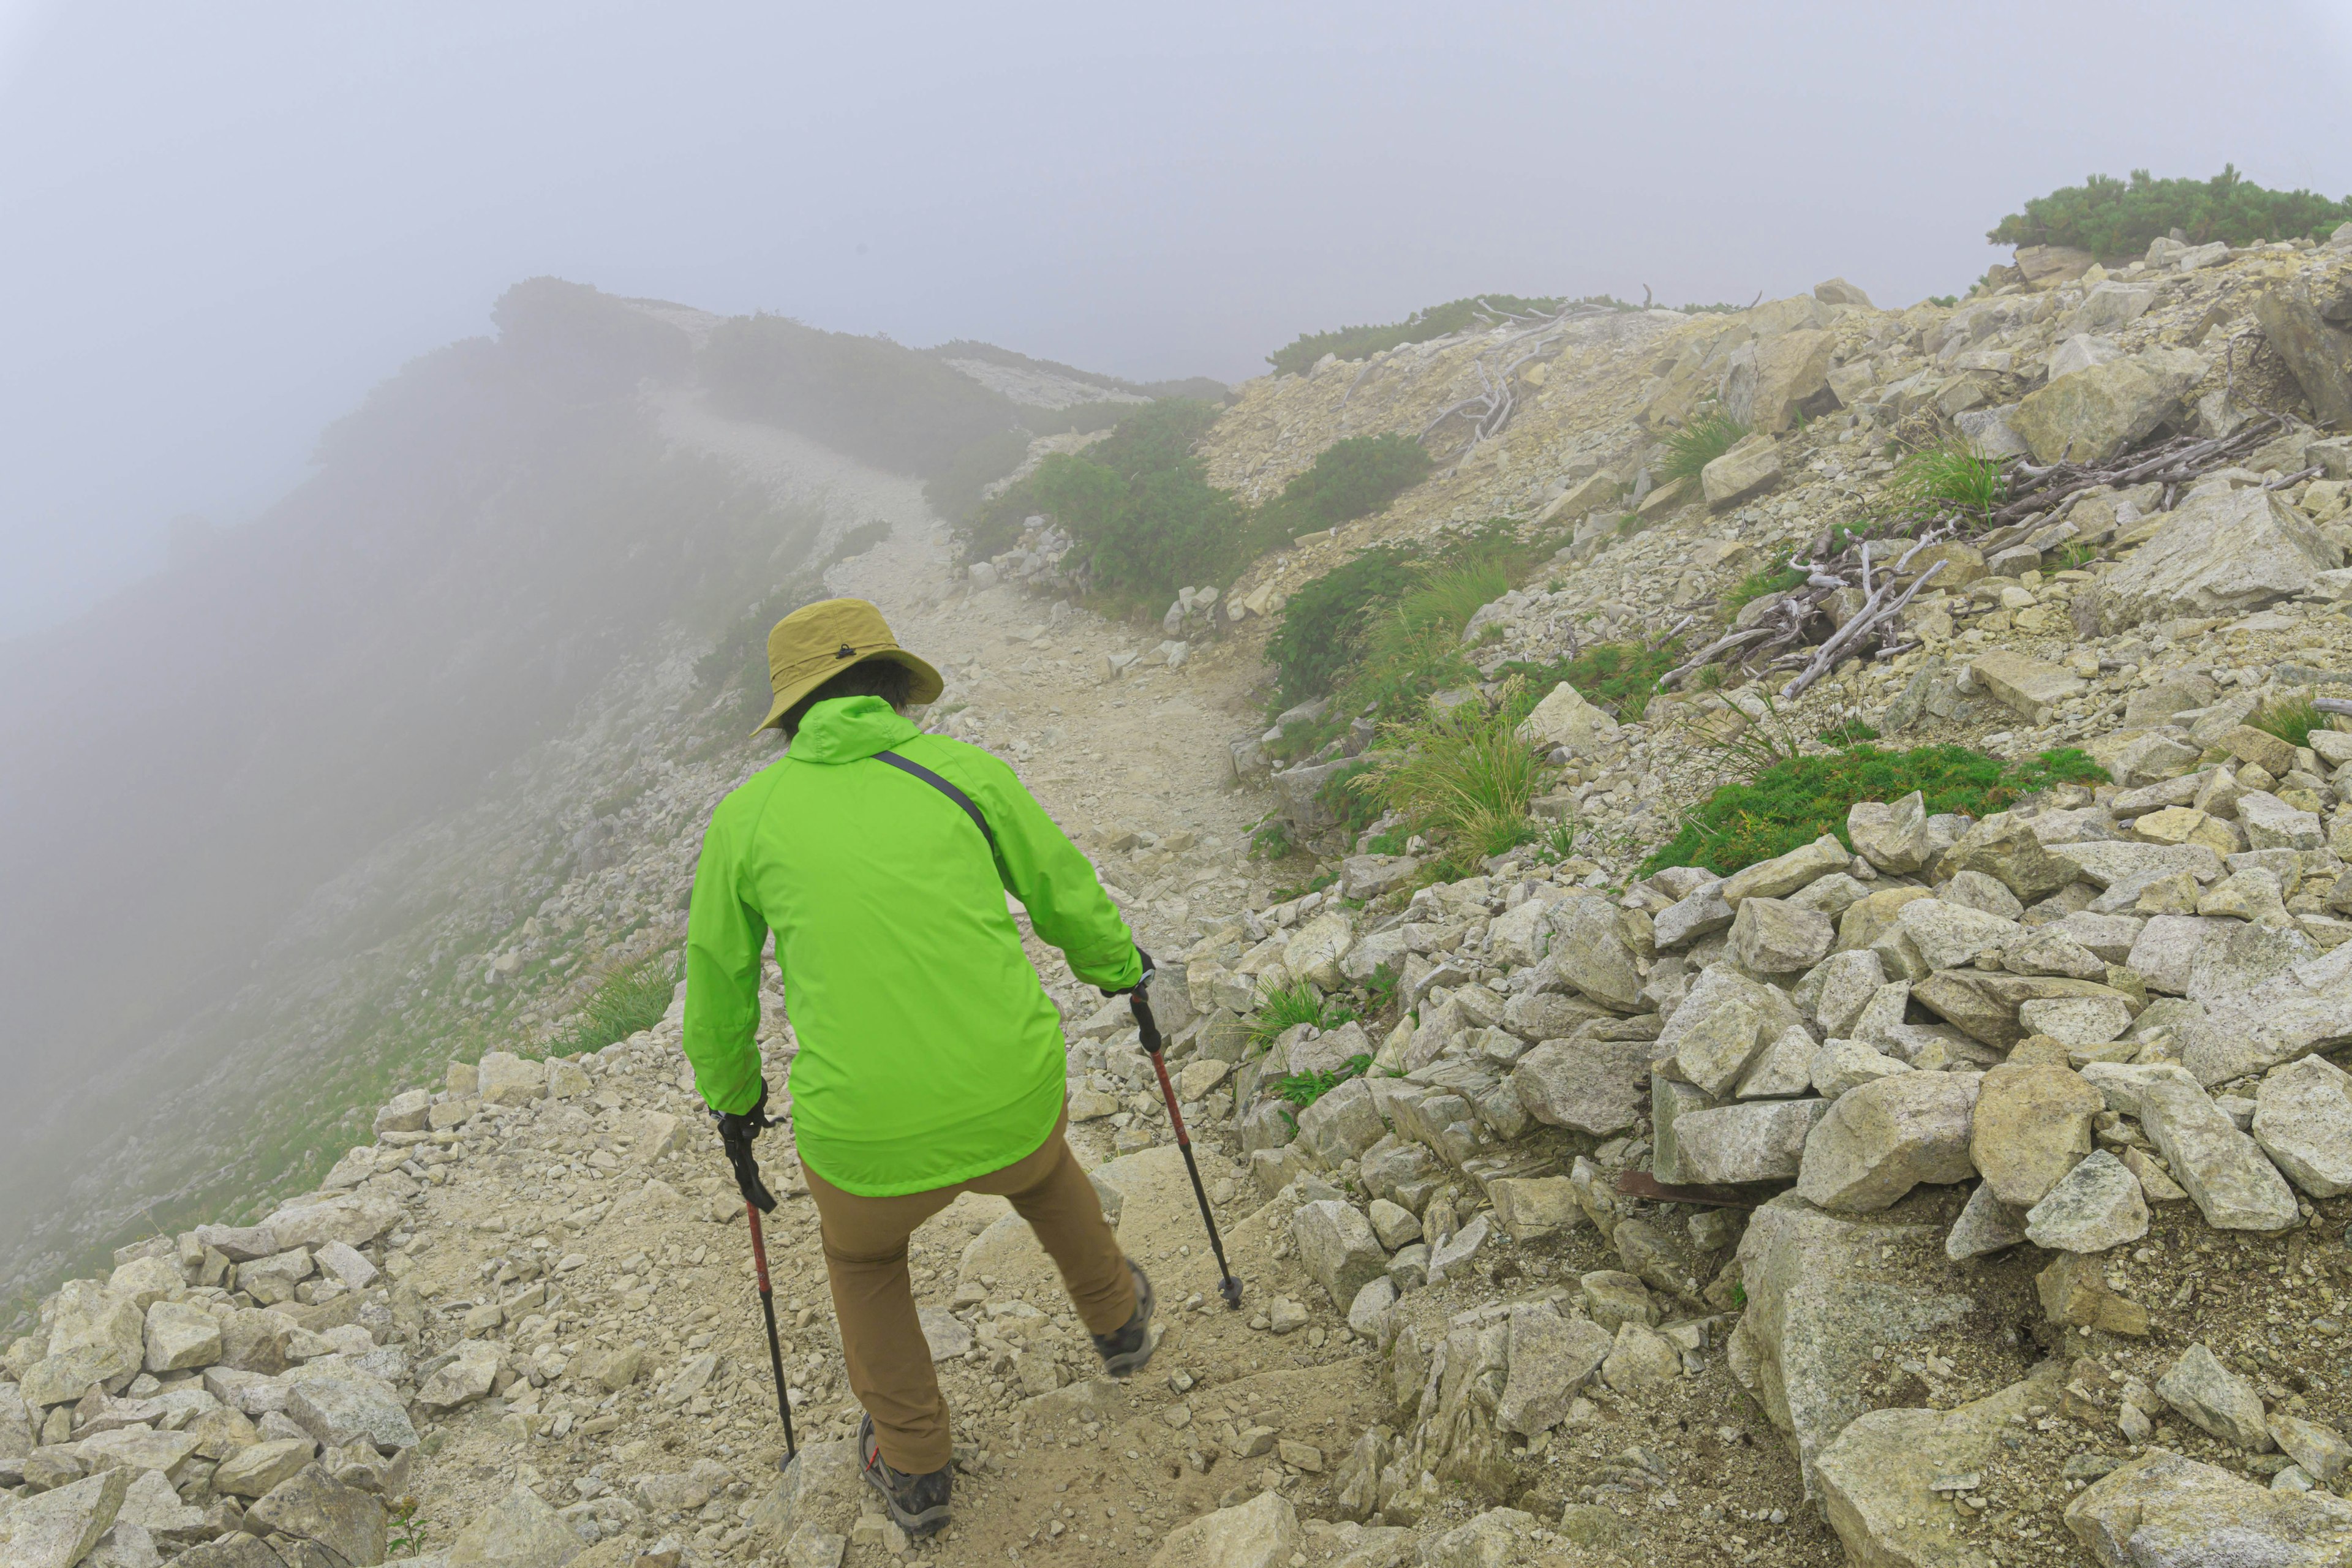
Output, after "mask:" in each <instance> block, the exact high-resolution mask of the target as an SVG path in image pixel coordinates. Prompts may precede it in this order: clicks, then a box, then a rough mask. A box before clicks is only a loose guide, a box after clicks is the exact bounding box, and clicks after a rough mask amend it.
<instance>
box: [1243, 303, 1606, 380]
mask: <svg viewBox="0 0 2352 1568" xmlns="http://www.w3.org/2000/svg"><path fill="white" fill-rule="evenodd" d="M1567 302H1568V301H1567V300H1561V299H1556V298H1545V299H1536V300H1524V299H1521V298H1520V297H1519V296H1518V295H1517V294H1480V295H1476V296H1475V297H1473V298H1471V299H1467V300H1448V301H1446V302H1445V303H1444V304H1443V305H1432V306H1430V307H1428V308H1427V309H1426V310H1415V311H1414V312H1413V313H1412V315H1410V316H1407V317H1406V318H1405V319H1404V320H1403V321H1391V322H1390V323H1389V324H1388V325H1386V326H1381V327H1341V328H1339V330H1338V331H1329V332H1302V333H1300V334H1299V335H1298V337H1297V339H1296V340H1295V341H1294V342H1290V343H1289V344H1287V345H1286V346H1285V347H1282V348H1279V349H1276V351H1275V352H1274V353H1270V354H1268V355H1266V356H1265V363H1268V364H1270V365H1272V366H1274V373H1275V374H1276V375H1288V374H1294V373H1303V372H1306V371H1309V370H1312V369H1314V368H1315V362H1316V361H1317V360H1319V359H1321V358H1322V357H1323V356H1324V355H1325V354H1338V355H1339V357H1340V358H1341V359H1369V358H1370V357H1371V356H1372V355H1374V354H1376V353H1383V352H1385V351H1387V350H1389V349H1393V348H1402V347H1403V346H1404V345H1405V344H1407V343H1424V342H1428V341H1429V340H1430V339H1432V338H1442V337H1444V336H1446V335H1447V334H1448V333H1450V332H1458V331H1462V330H1463V329H1464V328H1465V327H1471V326H1475V325H1476V324H1477V323H1478V322H1480V321H1496V320H1499V319H1500V316H1501V314H1502V313H1503V312H1506V311H1507V312H1509V313H1510V314H1512V315H1527V314H1529V313H1532V312H1536V311H1551V310H1559V308H1560V307H1561V306H1562V305H1564V304H1566V303H1567Z"/></svg>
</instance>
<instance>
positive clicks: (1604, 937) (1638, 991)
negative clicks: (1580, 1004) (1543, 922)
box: [1549, 897, 1643, 1013]
mask: <svg viewBox="0 0 2352 1568" xmlns="http://www.w3.org/2000/svg"><path fill="white" fill-rule="evenodd" d="M1552 930H1553V931H1554V932H1555V933H1556V934H1555V935H1554V936H1553V938H1552V943H1551V957H1550V959H1549V963H1551V964H1552V966H1553V969H1554V971H1555V972H1556V973H1558V974H1559V977H1560V978H1561V979H1562V980H1565V981H1566V982H1568V984H1570V985H1573V986H1574V987H1576V989H1577V990H1579V991H1580V992H1582V993H1583V994H1585V995H1587V996H1590V997H1591V998H1592V999H1593V1000H1594V1001H1595V1002H1598V1003H1600V1004H1601V1005H1602V1006H1604V1007H1611V1008H1614V1009H1615V1010H1616V1011H1618V1012H1620V1013H1632V1012H1635V1011H1638V1010H1639V1009H1640V1008H1641V1006H1642V986H1643V977H1642V972H1641V970H1640V969H1639V968H1637V967H1636V966H1635V964H1634V962H1633V949H1632V948H1630V947H1628V946H1626V944H1625V937H1624V933H1623V932H1622V931H1620V930H1619V929H1618V924H1617V908H1616V906H1615V905H1613V904H1612V903H1611V902H1610V901H1609V900H1606V899H1601V898H1591V897H1587V898H1581V899H1577V900H1573V901H1572V902H1570V903H1567V904H1563V905H1561V906H1560V908H1559V910H1558V912H1556V913H1555V914H1554V915H1553V916H1552Z"/></svg>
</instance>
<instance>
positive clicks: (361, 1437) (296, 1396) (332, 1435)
mask: <svg viewBox="0 0 2352 1568" xmlns="http://www.w3.org/2000/svg"><path fill="white" fill-rule="evenodd" d="M286 1415H287V1417H288V1419H289V1420H291V1421H292V1422H293V1423H294V1424H295V1425H296V1426H299V1427H301V1428H302V1429H303V1430H304V1431H305V1432H308V1433H310V1436H313V1437H316V1438H317V1439H318V1440H319V1441H320V1442H321V1443H324V1444H326V1445H327V1446H328V1447H341V1446H343V1445H344V1444H346V1443H356V1442H362V1441H364V1442H367V1443H370V1444H373V1446H374V1447H377V1448H379V1449H381V1450H383V1452H385V1453H390V1452H393V1451H394V1450H395V1449H400V1448H413V1447H415V1446H416V1428H415V1426H412V1425H411V1424H410V1422H409V1419H408V1409H407V1406H406V1405H404V1404H403V1403H402V1401H401V1397H400V1394H399V1393H398V1392H397V1391H396V1390H394V1388H393V1386H392V1385H391V1384H388V1383H385V1382H383V1380H382V1379H380V1378H373V1377H370V1376H368V1375H367V1374H366V1373H357V1372H345V1373H340V1374H339V1375H336V1376H333V1377H313V1378H305V1379H303V1380H302V1381H300V1382H299V1383H298V1384H295V1386H294V1389H293V1392H291V1393H290V1394H288V1395H287V1396H286Z"/></svg>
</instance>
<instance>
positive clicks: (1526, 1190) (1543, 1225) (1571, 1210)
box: [1375, 1176, 1585, 1241]
mask: <svg viewBox="0 0 2352 1568" xmlns="http://www.w3.org/2000/svg"><path fill="white" fill-rule="evenodd" d="M1486 1196H1487V1198H1488V1199H1489V1200H1490V1201H1491V1202H1492V1203H1493V1204H1494V1205H1495V1223H1496V1225H1498V1226H1502V1228H1503V1234H1504V1235H1505V1236H1507V1237H1510V1238H1511V1239H1512V1240H1513V1241H1539V1240H1542V1239H1543V1238H1545V1237H1552V1236H1558V1235H1559V1234H1560V1233H1561V1232H1562V1231H1565V1230H1572V1229H1574V1228H1575V1227H1576V1226H1579V1225H1580V1224H1582V1223H1583V1222H1584V1219H1585V1214H1584V1210H1583V1207H1582V1206H1581V1205H1579V1204H1578V1202H1577V1201H1576V1187H1575V1184H1574V1183H1572V1182H1571V1181H1570V1180H1569V1178H1567V1177H1566V1176H1497V1177H1496V1178H1495V1179H1494V1180H1492V1181H1490V1182H1488V1183H1487V1184H1486ZM1375 1224H1376V1225H1377V1221H1376V1222H1375Z"/></svg>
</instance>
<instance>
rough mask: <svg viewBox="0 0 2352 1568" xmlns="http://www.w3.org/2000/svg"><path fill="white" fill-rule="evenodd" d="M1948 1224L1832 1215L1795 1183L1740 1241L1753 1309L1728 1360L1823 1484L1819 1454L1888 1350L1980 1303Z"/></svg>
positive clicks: (1955, 1320) (1945, 1325) (1863, 1403)
mask: <svg viewBox="0 0 2352 1568" xmlns="http://www.w3.org/2000/svg"><path fill="white" fill-rule="evenodd" d="M1941 1242H1942V1234H1941V1231H1940V1228H1939V1227H1937V1226H1928V1225H1897V1224H1892V1223H1888V1222H1885V1221H1883V1220H1874V1219H1857V1218H1853V1217H1849V1216H1847V1215H1832V1214H1824V1213H1822V1211H1821V1210H1819V1209H1816V1208H1813V1207H1812V1206H1811V1205H1808V1204H1806V1203H1804V1202H1803V1201H1802V1200H1801V1199H1800V1198H1799V1197H1797V1195H1796V1194H1792V1193H1784V1194H1781V1195H1780V1196H1779V1197H1777V1198H1774V1199H1773V1200H1772V1201H1771V1202H1770V1203H1768V1204H1766V1205H1764V1206H1763V1207H1761V1208H1759V1209H1758V1210H1757V1211H1756V1213H1755V1215H1754V1216H1753V1217H1752V1218H1751V1219H1750V1220H1749V1221H1748V1229H1747V1232H1746V1234H1745V1235H1743V1236H1742V1237H1740V1241H1739V1257H1738V1264H1739V1279H1740V1282H1741V1284H1742V1286H1743V1288H1744V1289H1746V1290H1747V1292H1748V1307H1747V1310H1745V1311H1744V1312H1743V1313H1742V1314H1741V1315H1740V1319H1739V1322H1738V1326H1737V1327H1736V1328H1735V1329H1733V1331H1732V1333H1731V1339H1730V1342H1729V1345H1728V1347H1727V1360H1728V1364H1729V1366H1730V1368H1731V1371H1732V1373H1733V1375H1734V1376H1736V1377H1738V1379H1739V1381H1740V1382H1741V1384H1744V1385H1745V1386H1746V1387H1747V1388H1748V1392H1750V1393H1751V1394H1755V1395H1756V1397H1757V1398H1758V1400H1759V1401H1760V1402H1761V1403H1762V1405H1763V1406H1764V1410H1765V1413H1766V1414H1767V1415H1769V1417H1770V1418H1771V1421H1772V1424H1773V1425H1774V1426H1777V1427H1779V1428H1780V1430H1781V1431H1782V1432H1784V1433H1786V1434H1788V1436H1789V1437H1790V1443H1791V1445H1792V1446H1793V1447H1794V1448H1795V1450H1796V1454H1797V1458H1798V1460H1799V1462H1800V1463H1801V1466H1802V1467H1803V1469H1804V1476H1805V1486H1806V1490H1807V1493H1808V1495H1811V1494H1812V1492H1813V1490H1814V1485H1815V1479H1814V1474H1813V1467H1814V1462H1815V1460H1816V1458H1817V1457H1818V1456H1819V1455H1820V1454H1821V1452H1822V1450H1823V1449H1824V1448H1826V1447H1828V1446H1829V1445H1830V1444H1831V1442H1832V1441H1833V1440H1834V1439H1835V1438H1836V1437H1837V1435H1838V1434H1839V1433H1840V1432H1842V1431H1843V1430H1844V1429H1845V1426H1846V1423H1847V1422H1849V1421H1851V1420H1853V1418H1854V1417H1855V1416H1857V1415H1861V1414H1862V1413H1863V1412H1864V1410H1866V1409H1868V1408H1869V1404H1870V1401H1869V1394H1868V1393H1867V1392H1866V1384H1867V1381H1868V1375H1869V1373H1871V1372H1872V1371H1873V1369H1874V1368H1876V1367H1877V1366H1878V1365H1879V1364H1880V1358H1881V1356H1882V1355H1884V1354H1885V1353H1886V1351H1887V1348H1888V1347H1890V1346H1895V1345H1901V1344H1905V1343H1907V1342H1910V1341H1913V1340H1916V1339H1917V1338H1919V1337H1921V1336H1922V1335H1925V1334H1927V1333H1930V1332H1932V1331H1936V1330H1938V1329H1949V1328H1953V1327H1956V1326H1958V1324H1960V1323H1961V1322H1963V1321H1966V1320H1967V1319H1968V1317H1969V1314H1971V1313H1972V1312H1974V1311H1975V1310H1977V1303H1976V1301H1975V1300H1974V1299H1973V1298H1971V1297H1970V1296H1969V1295H1966V1294H1964V1293H1962V1292H1960V1291H1958V1290H1955V1289H1952V1288H1951V1281H1952V1279H1954V1278H1955V1276H1954V1271H1953V1270H1952V1268H1951V1267H1950V1265H1949V1264H1948V1262H1947V1260H1945V1259H1944V1258H1942V1256H1941Z"/></svg>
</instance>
